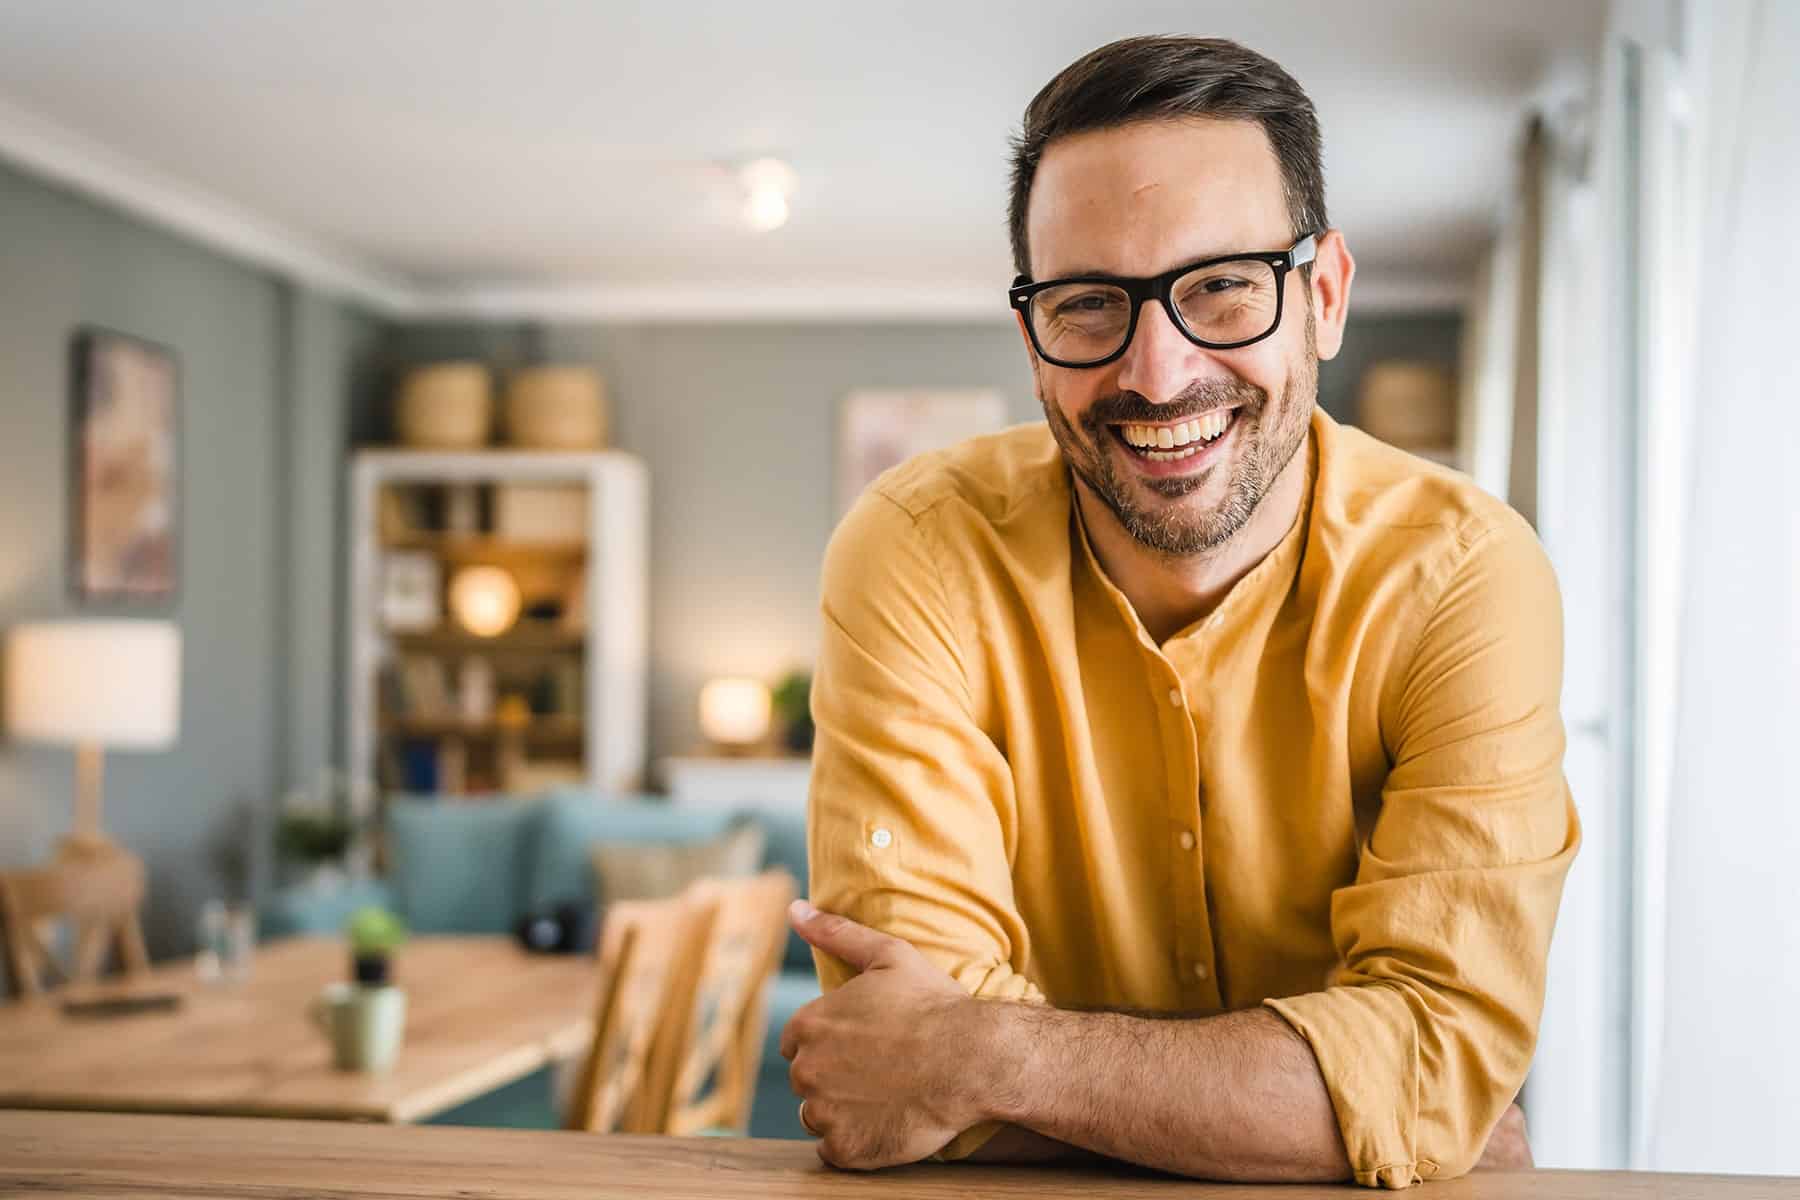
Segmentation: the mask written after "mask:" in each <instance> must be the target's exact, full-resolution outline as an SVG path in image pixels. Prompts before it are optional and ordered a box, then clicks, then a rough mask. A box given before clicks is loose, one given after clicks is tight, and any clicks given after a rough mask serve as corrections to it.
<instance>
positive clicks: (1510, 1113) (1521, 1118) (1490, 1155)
mask: <svg viewBox="0 0 1800 1200" xmlns="http://www.w3.org/2000/svg"><path fill="white" fill-rule="evenodd" d="M1531 1165H1532V1164H1531V1143H1530V1141H1529V1140H1528V1139H1527V1138H1526V1136H1525V1111H1524V1110H1523V1109H1521V1108H1520V1107H1519V1106H1518V1105H1517V1104H1512V1105H1508V1106H1507V1109H1506V1111H1505V1112H1503V1113H1501V1114H1500V1123H1499V1124H1498V1125H1496V1126H1494V1132H1492V1133H1490V1134H1488V1141H1487V1148H1486V1149H1484V1150H1483V1151H1482V1152H1481V1161H1480V1162H1478V1163H1476V1164H1475V1167H1476V1169H1477V1170H1500V1171H1523V1170H1528V1169H1529V1168H1530V1167H1531Z"/></svg>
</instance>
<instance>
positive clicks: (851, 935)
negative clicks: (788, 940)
mask: <svg viewBox="0 0 1800 1200" xmlns="http://www.w3.org/2000/svg"><path fill="white" fill-rule="evenodd" d="M788 921H789V922H790V923H791V924H792V925H793V926H794V932H795V933H798V934H799V935H800V936H801V937H802V938H804V939H806V942H807V943H808V944H809V945H811V946H815V947H817V948H818V949H820V950H823V951H824V952H825V953H827V954H829V955H831V956H832V957H833V958H837V959H842V960H843V961H844V962H845V963H846V964H848V965H849V966H850V967H851V968H852V969H853V970H856V971H858V972H861V971H868V970H872V969H873V968H875V967H883V966H888V965H890V964H891V963H892V962H893V961H894V958H895V956H896V955H898V954H900V953H901V952H902V951H903V950H906V949H910V948H911V947H909V946H907V944H906V943H905V942H903V941H901V940H900V939H899V938H897V937H890V936H889V935H887V934H885V933H880V932H877V931H876V930H873V929H870V928H869V927H868V926H866V925H858V924H857V923H856V922H855V921H852V920H851V919H850V918H849V917H840V916H837V915H836V914H834V913H824V912H820V911H819V910H818V909H816V908H814V907H813V906H812V905H810V904H808V903H807V902H806V901H804V900H796V901H794V902H793V903H792V904H790V905H789V906H788Z"/></svg>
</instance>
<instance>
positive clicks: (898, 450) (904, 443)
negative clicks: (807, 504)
mask: <svg viewBox="0 0 1800 1200" xmlns="http://www.w3.org/2000/svg"><path fill="white" fill-rule="evenodd" d="M1005 424H1006V399H1005V397H1003V396H1002V395H1001V394H1000V393H999V392H997V391H994V390H992V389H991V388H965V389H960V390H941V389H918V390H910V389H898V390H893V391H887V390H864V391H855V392H851V393H850V395H849V396H847V397H845V399H844V414H843V422H842V424H841V425H840V426H839V428H838V472H837V473H838V496H837V500H838V515H839V516H842V515H843V514H844V513H846V512H849V511H850V506H851V505H852V504H854V503H856V498H857V497H858V496H860V495H862V490H863V489H864V488H866V487H868V486H869V484H870V483H871V482H873V481H874V479H875V477H876V476H877V475H879V474H881V473H882V472H883V471H885V470H887V469H888V468H889V467H893V466H898V465H899V464H900V463H903V462H905V461H906V460H907V459H909V458H911V457H913V456H914V455H915V454H924V453H925V452H926V451H929V450H942V449H943V448H944V447H946V446H951V445H954V444H956V443H957V442H960V441H962V440H963V439H965V438H971V437H975V436H977V435H978V434H983V433H992V432H994V431H995V430H997V429H1000V428H1002V427H1003V426H1004V425H1005Z"/></svg>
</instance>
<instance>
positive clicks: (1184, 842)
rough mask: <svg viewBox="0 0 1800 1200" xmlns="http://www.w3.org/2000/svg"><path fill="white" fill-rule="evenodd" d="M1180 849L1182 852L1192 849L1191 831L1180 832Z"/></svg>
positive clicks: (1192, 836)
mask: <svg viewBox="0 0 1800 1200" xmlns="http://www.w3.org/2000/svg"><path fill="white" fill-rule="evenodd" d="M1181 848H1182V849H1183V850H1192V849H1193V848H1194V833H1193V831H1192V830H1190V829H1184V830H1182V831H1181Z"/></svg>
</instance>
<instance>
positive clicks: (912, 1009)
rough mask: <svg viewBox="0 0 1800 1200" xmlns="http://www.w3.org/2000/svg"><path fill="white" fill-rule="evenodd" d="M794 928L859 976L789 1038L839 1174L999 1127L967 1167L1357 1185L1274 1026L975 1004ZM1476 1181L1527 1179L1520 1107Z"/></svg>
mask: <svg viewBox="0 0 1800 1200" xmlns="http://www.w3.org/2000/svg"><path fill="white" fill-rule="evenodd" d="M791 915H792V919H793V921H794V928H795V929H796V930H797V931H799V933H800V935H801V936H802V937H804V938H805V939H806V940H807V941H808V942H809V943H811V944H812V945H813V946H815V947H817V948H818V949H820V950H823V951H824V952H825V953H827V954H830V955H832V956H833V957H835V958H838V959H840V960H841V961H843V962H844V963H845V964H846V965H848V966H849V967H850V968H851V969H852V970H854V971H855V972H856V973H857V974H856V977H855V978H854V979H852V980H850V981H849V982H848V983H846V984H844V986H842V987H841V988H839V989H837V990H836V991H834V992H833V993H831V994H830V995H829V996H825V997H822V998H821V999H819V1000H816V1001H814V1002H813V1003H812V1004H809V1005H807V1006H806V1007H805V1008H803V1009H801V1010H800V1012H799V1013H797V1014H795V1016H794V1019H793V1020H792V1021H791V1022H789V1024H788V1026H787V1028H786V1029H785V1030H784V1031H783V1034H782V1040H781V1051H782V1054H783V1055H784V1056H785V1057H786V1058H787V1059H788V1060H789V1061H790V1063H791V1064H792V1066H791V1068H790V1078H791V1080H792V1083H793V1087H794V1091H795V1092H796V1093H797V1094H799V1095H800V1096H801V1097H803V1098H804V1100H805V1102H806V1109H805V1113H804V1117H805V1120H806V1122H807V1124H808V1125H809V1126H810V1127H811V1128H812V1129H813V1130H814V1131H815V1132H816V1133H817V1134H818V1135H819V1137H820V1142H819V1156H820V1157H821V1158H822V1159H823V1160H824V1161H825V1162H827V1163H829V1164H831V1165H833V1166H838V1167H846V1168H855V1169H872V1168H877V1167H885V1166H891V1165H895V1164H899V1163H907V1162H915V1161H918V1160H920V1159H923V1158H927V1157H929V1156H931V1155H932V1154H934V1153H936V1152H937V1151H939V1150H940V1149H942V1148H943V1147H944V1146H945V1145H946V1144H947V1143H948V1142H949V1141H950V1140H951V1139H952V1138H953V1137H955V1136H956V1135H957V1134H958V1133H960V1132H961V1131H962V1130H964V1129H967V1128H970V1127H972V1126H975V1125H978V1124H981V1123H982V1122H986V1121H999V1122H1004V1123H1005V1125H1006V1128H1004V1129H1002V1130H1001V1132H1000V1133H999V1134H998V1135H996V1136H995V1137H994V1138H993V1139H992V1140H991V1141H989V1142H988V1143H987V1144H986V1145H985V1146H983V1147H982V1148H981V1150H979V1151H978V1152H977V1153H976V1154H975V1156H974V1158H973V1161H977V1162H1042V1161H1048V1160H1053V1159H1058V1158H1064V1157H1068V1156H1071V1155H1075V1154H1078V1153H1079V1152H1081V1151H1087V1152H1091V1153H1093V1154H1098V1155H1103V1156H1106V1157H1109V1158H1117V1159H1124V1160H1127V1161H1131V1162H1135V1163H1139V1164H1141V1165H1144V1166H1149V1167H1155V1168H1158V1169H1161V1170H1166V1171H1172V1172H1175V1173H1178V1174H1182V1175H1189V1176H1194V1177H1198V1178H1206V1179H1220V1180H1243V1181H1260V1182H1308V1181H1331V1180H1345V1179H1349V1178H1350V1175H1351V1171H1350V1164H1349V1161H1348V1159H1347V1157H1346V1155H1345V1151H1344V1144H1343V1140H1342V1138H1341V1136H1340V1134H1339V1132H1338V1125H1337V1120H1336V1118H1335V1116H1334V1114H1333V1110H1332V1104H1331V1098H1330V1095H1329V1094H1328V1093H1327V1091H1326V1088H1325V1083H1324V1080H1323V1078H1322V1077H1321V1075H1320V1073H1319V1068H1318V1064H1317V1063H1316V1061H1315V1060H1314V1058H1313V1054H1312V1051H1311V1049H1310V1048H1309V1047H1308V1046H1307V1044H1306V1042H1305V1041H1304V1040H1303V1039H1302V1038H1301V1037H1300V1036H1299V1035H1298V1034H1296V1033H1295V1032H1294V1031H1293V1030H1292V1029H1291V1028H1290V1027H1289V1026H1288V1024H1287V1023H1286V1022H1285V1021H1283V1020H1282V1019H1281V1018H1280V1017H1279V1016H1277V1015H1276V1014H1274V1013H1273V1012H1270V1011H1268V1010H1266V1009H1251V1010H1246V1011H1242V1012H1233V1013H1225V1014H1222V1015H1220V1016H1215V1017H1206V1018H1199V1019H1156V1018H1147V1017H1139V1016H1131V1015H1128V1014H1123V1013H1106V1012H1093V1013H1088V1012H1065V1011H1060V1010H1057V1009H1053V1008H1049V1007H1047V1006H1044V1005H1037V1004H1021V1003H1010V1002H1004V1001H988V1000H979V999H976V998H974V997H971V996H970V995H969V994H968V993H967V992H966V991H965V990H964V989H963V987H962V986H961V985H959V984H958V983H957V982H956V981H955V980H953V979H952V978H951V977H950V976H949V975H948V974H946V973H945V972H943V971H942V970H939V969H938V968H937V967H936V966H934V965H932V964H931V963H930V962H929V961H928V960H927V959H926V958H925V957H924V956H923V955H922V954H920V953H918V952H917V951H916V950H914V949H913V947H912V946H910V945H908V944H907V943H906V942H904V941H902V940H900V939H899V938H895V937H890V936H888V935H886V934H883V933H879V932H877V931H875V930H872V929H868V928H866V927H864V926H861V925H858V924H856V923H855V922H853V921H850V920H849V919H847V918H844V917H840V916H834V915H832V914H828V913H820V912H817V911H815V910H813V909H812V908H811V907H810V906H809V905H807V904H806V903H805V902H804V901H799V902H796V904H795V906H794V910H793V913H792V914H791ZM1482 1165H1484V1166H1529V1165H1530V1152H1529V1150H1528V1149H1527V1147H1526V1142H1525V1130H1524V1121H1523V1118H1522V1116H1520V1114H1519V1112H1518V1109H1517V1108H1516V1107H1515V1108H1513V1109H1511V1110H1509V1111H1508V1113H1507V1115H1506V1117H1505V1118H1504V1119H1503V1120H1502V1121H1501V1123H1500V1125H1499V1127H1498V1128H1497V1129H1496V1131H1495V1133H1494V1136H1493V1137H1492V1138H1491V1139H1490V1141H1489V1143H1488V1150H1487V1153H1486V1154H1485V1155H1484V1157H1483V1159H1482Z"/></svg>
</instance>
